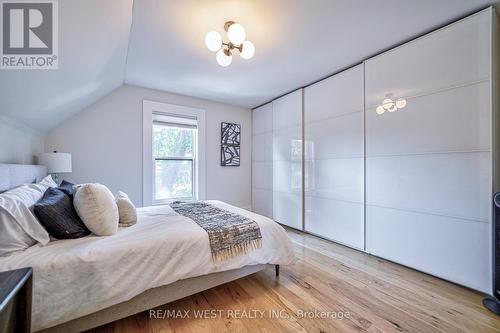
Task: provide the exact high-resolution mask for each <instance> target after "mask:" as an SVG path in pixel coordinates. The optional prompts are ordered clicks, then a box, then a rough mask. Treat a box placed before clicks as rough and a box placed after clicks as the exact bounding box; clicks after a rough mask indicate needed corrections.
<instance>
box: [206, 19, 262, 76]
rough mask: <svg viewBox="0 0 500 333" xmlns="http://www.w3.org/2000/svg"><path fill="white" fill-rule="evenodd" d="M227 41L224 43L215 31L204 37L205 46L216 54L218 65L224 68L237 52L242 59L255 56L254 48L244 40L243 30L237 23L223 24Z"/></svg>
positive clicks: (249, 42)
mask: <svg viewBox="0 0 500 333" xmlns="http://www.w3.org/2000/svg"><path fill="white" fill-rule="evenodd" d="M224 30H225V31H226V32H227V38H228V39H229V41H228V42H227V43H226V42H224V41H223V40H222V36H221V34H220V33H218V32H217V31H211V32H209V33H208V34H207V35H206V37H205V45H206V46H207V48H208V49H209V50H210V51H212V52H217V54H216V56H215V58H216V59H217V62H218V63H219V65H221V66H223V67H226V66H229V65H230V64H231V62H232V61H233V53H234V52H235V51H236V50H238V51H239V53H240V56H241V57H242V58H243V59H250V58H251V57H253V55H254V54H255V46H254V45H253V43H252V42H251V41H249V40H245V38H246V31H245V28H243V26H242V25H241V24H239V23H236V22H233V21H228V22H226V23H225V24H224Z"/></svg>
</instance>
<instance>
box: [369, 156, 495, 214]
mask: <svg viewBox="0 0 500 333" xmlns="http://www.w3.org/2000/svg"><path fill="white" fill-rule="evenodd" d="M490 168H491V158H490V153H489V152H484V153H477V152H472V153H461V154H454V153H452V154H423V155H408V156H390V157H373V158H367V160H366V178H367V188H366V201H367V203H369V204H375V205H379V206H384V207H392V208H396V209H404V210H411V211H419V212H426V213H432V214H439V215H446V216H450V217H461V218H466V219H470V220H475V221H477V220H479V221H483V222H488V221H489V218H490V215H491V211H490V208H491V206H490V200H491V196H490V192H491V182H490V172H491V171H490Z"/></svg>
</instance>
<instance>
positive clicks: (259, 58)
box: [0, 0, 496, 131]
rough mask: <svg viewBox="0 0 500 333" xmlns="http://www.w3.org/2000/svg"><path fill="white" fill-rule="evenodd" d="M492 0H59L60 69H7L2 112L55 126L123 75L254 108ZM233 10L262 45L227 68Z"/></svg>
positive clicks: (0, 86)
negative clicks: (210, 40)
mask: <svg viewBox="0 0 500 333" xmlns="http://www.w3.org/2000/svg"><path fill="white" fill-rule="evenodd" d="M132 2H133V3H132ZM494 2H496V1H492V0H439V1H437V0H203V1H201V0H135V1H133V0H105V1H102V0H60V1H59V50H60V52H59V53H60V56H59V61H60V62H59V69H58V70H53V71H49V70H27V71H26V70H24V71H23V70H3V71H0V116H6V117H9V118H11V119H13V120H14V121H17V122H20V123H23V124H25V125H28V126H31V127H33V128H35V129H37V130H39V131H47V130H50V129H51V128H53V127H55V126H56V125H57V124H59V123H61V122H62V121H64V120H65V119H67V118H69V117H71V116H73V115H74V114H76V113H77V112H79V111H81V110H83V109H84V108H85V107H87V106H89V105H90V104H92V103H94V102H95V101H97V100H98V99H99V98H101V97H103V96H105V95H106V94H109V93H110V92H111V91H112V90H114V89H115V88H117V87H119V86H120V85H122V84H123V83H124V82H125V83H128V84H133V85H139V86H143V87H148V88H155V89H160V90H166V91H171V92H176V93H181V94H185V95H190V96H195V97H202V98H207V99H210V100H215V101H220V102H224V103H229V104H234V105H240V106H244V107H255V106H257V105H260V104H262V103H264V102H266V101H269V100H270V99H272V98H275V97H277V96H279V95H282V94H284V93H286V92H288V91H291V90H293V89H296V88H298V87H300V86H303V85H305V84H308V83H310V82H313V81H316V80H317V79H319V78H322V77H324V76H327V75H328V74H331V73H334V72H337V71H339V70H341V69H343V68H345V67H348V66H351V65H353V64H355V63H357V62H359V61H361V60H363V59H364V58H367V57H369V56H370V55H373V54H375V53H378V52H380V51H382V50H384V49H387V48H390V47H391V46H394V45H397V44H399V43H401V42H403V41H406V40H408V39H411V38H412V37H415V36H417V35H420V34H422V33H425V32H427V31H430V30H432V29H434V28H436V27H439V26H441V25H444V24H446V23H448V22H450V21H452V20H454V19H457V18H459V17H461V16H464V15H466V14H468V13H471V12H473V11H476V10H478V9H481V8H484V7H485V6H487V5H488V4H492V3H494ZM228 20H233V21H238V22H240V23H242V24H243V25H244V26H245V28H246V30H247V36H248V39H250V40H251V41H252V42H254V44H255V46H256V54H255V56H254V58H252V59H251V60H243V59H241V58H239V57H238V56H236V57H235V59H233V63H232V64H231V65H230V66H229V67H226V68H223V67H220V66H219V65H218V64H217V62H216V61H215V54H214V53H211V52H209V51H208V50H207V49H206V47H205V46H204V37H205V34H206V33H207V32H208V31H211V30H217V31H219V32H221V33H222V32H223V24H224V22H225V21H228Z"/></svg>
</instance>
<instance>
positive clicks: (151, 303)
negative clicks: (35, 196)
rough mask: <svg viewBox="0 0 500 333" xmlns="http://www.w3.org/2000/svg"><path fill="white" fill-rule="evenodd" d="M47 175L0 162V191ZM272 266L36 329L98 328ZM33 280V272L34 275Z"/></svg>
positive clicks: (182, 283)
mask: <svg viewBox="0 0 500 333" xmlns="http://www.w3.org/2000/svg"><path fill="white" fill-rule="evenodd" d="M46 175H47V169H46V168H45V167H44V166H40V165H21V164H0V193H1V192H3V191H7V190H9V189H12V188H14V187H17V186H19V185H21V184H25V183H33V182H38V181H40V180H41V179H42V178H43V177H45V176H46ZM272 266H275V270H276V276H278V275H279V265H271V264H266V265H254V266H244V267H242V268H239V269H234V270H229V271H224V272H217V273H212V274H208V275H203V276H197V277H192V278H189V279H184V280H179V281H177V282H174V283H172V284H169V285H165V286H161V287H158V288H152V289H149V290H146V291H145V292H143V293H142V294H139V295H137V296H135V297H133V298H132V299H130V300H128V301H126V302H122V303H119V304H116V305H113V306H111V307H108V308H105V309H102V310H99V311H97V312H94V313H91V314H89V315H86V316H83V317H80V318H76V319H73V320H71V321H68V322H65V323H60V324H59V325H56V326H52V327H49V328H45V329H43V330H41V331H39V332H44V333H48V332H81V331H85V330H89V329H91V328H94V327H98V326H101V325H104V324H107V323H110V322H113V321H116V320H119V319H122V318H125V317H128V316H131V315H134V314H136V313H140V312H143V311H146V310H149V309H153V308H155V307H158V306H160V305H164V304H167V303H169V302H173V301H175V300H178V299H181V298H184V297H187V296H190V295H193V294H196V293H199V292H201V291H204V290H207V289H210V288H213V287H216V286H219V285H221V284H224V283H228V282H231V281H234V280H237V279H240V278H242V277H245V276H248V275H250V274H253V273H256V272H259V271H261V270H264V269H266V268H270V267H271V268H272ZM34 278H35V279H36V275H35V277H34Z"/></svg>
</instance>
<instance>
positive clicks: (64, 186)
mask: <svg viewBox="0 0 500 333" xmlns="http://www.w3.org/2000/svg"><path fill="white" fill-rule="evenodd" d="M73 185H74V184H72V183H70V182H68V181H65V180H63V181H62V183H61V185H59V187H58V189H60V190H61V191H63V192H64V193H66V194H67V195H68V196H69V197H70V198H71V200H72V201H73V195H74V194H75V191H74V190H73Z"/></svg>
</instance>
